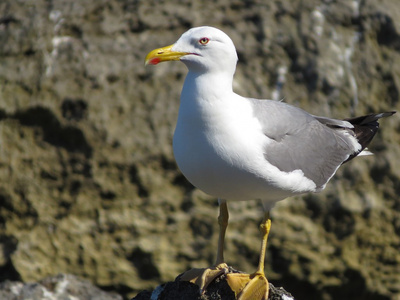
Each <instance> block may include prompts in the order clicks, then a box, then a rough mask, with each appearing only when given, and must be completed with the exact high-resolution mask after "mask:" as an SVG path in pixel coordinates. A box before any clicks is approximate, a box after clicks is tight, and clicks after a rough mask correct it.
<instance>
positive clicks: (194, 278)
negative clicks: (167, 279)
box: [181, 200, 229, 293]
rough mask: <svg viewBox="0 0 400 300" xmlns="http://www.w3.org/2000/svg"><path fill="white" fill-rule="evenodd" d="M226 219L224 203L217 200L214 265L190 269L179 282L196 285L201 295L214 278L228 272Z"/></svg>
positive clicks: (227, 217) (227, 215)
mask: <svg viewBox="0 0 400 300" xmlns="http://www.w3.org/2000/svg"><path fill="white" fill-rule="evenodd" d="M228 219H229V213H228V206H227V205H226V201H225V200H219V216H218V224H219V238H218V250H217V258H216V261H215V265H214V266H213V267H211V268H200V269H191V270H189V271H187V272H185V273H184V274H183V275H182V277H181V280H183V281H190V282H192V283H194V284H197V285H198V286H199V287H200V292H201V293H204V291H205V289H206V288H207V286H208V285H209V284H210V283H211V282H212V281H213V280H214V279H215V278H217V277H218V276H220V275H221V274H223V273H226V272H227V271H228V266H227V264H226V263H224V241H225V232H226V228H227V227H228Z"/></svg>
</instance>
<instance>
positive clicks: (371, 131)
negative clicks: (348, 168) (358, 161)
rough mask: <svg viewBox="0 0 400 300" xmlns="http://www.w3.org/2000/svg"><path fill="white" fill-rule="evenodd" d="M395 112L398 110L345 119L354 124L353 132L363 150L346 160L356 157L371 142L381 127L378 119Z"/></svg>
mask: <svg viewBox="0 0 400 300" xmlns="http://www.w3.org/2000/svg"><path fill="white" fill-rule="evenodd" d="M395 113H396V111H390V112H383V113H378V114H369V115H365V116H361V117H355V118H349V119H345V121H347V122H350V123H351V124H352V125H353V126H354V128H353V132H354V134H355V137H356V139H357V141H358V142H359V143H360V145H361V150H360V151H358V152H357V153H354V154H353V155H351V156H350V157H349V158H348V159H347V160H346V162H347V161H349V160H351V159H353V158H354V157H356V156H357V155H358V154H360V153H361V151H363V150H364V149H365V148H366V147H367V146H368V145H369V143H370V142H371V141H372V139H373V138H374V136H375V134H376V132H377V131H378V128H379V123H378V120H379V119H381V118H386V117H390V116H392V115H394V114H395Z"/></svg>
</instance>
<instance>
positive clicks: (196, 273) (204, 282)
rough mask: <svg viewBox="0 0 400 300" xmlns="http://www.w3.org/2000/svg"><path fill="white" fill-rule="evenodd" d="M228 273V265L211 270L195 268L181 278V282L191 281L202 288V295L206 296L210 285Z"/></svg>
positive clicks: (223, 264)
mask: <svg viewBox="0 0 400 300" xmlns="http://www.w3.org/2000/svg"><path fill="white" fill-rule="evenodd" d="M227 272H228V265H227V264H225V263H221V264H219V265H216V266H214V267H211V268H194V269H190V270H189V271H186V272H185V273H183V275H182V276H181V278H180V280H181V281H189V282H191V283H194V284H196V285H197V286H198V287H199V288H200V294H204V292H205V290H206V289H207V287H208V285H209V284H210V283H211V282H212V281H213V280H214V279H215V278H217V277H218V276H220V275H222V274H225V273H227Z"/></svg>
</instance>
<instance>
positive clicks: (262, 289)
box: [226, 273, 269, 300]
mask: <svg viewBox="0 0 400 300" xmlns="http://www.w3.org/2000/svg"><path fill="white" fill-rule="evenodd" d="M226 281H227V282H228V284H229V287H230V288H231V290H232V291H233V292H234V293H235V295H236V297H237V300H250V299H252V300H267V299H268V292H269V283H268V280H267V278H266V277H265V275H264V274H262V273H254V274H242V273H229V274H227V275H226Z"/></svg>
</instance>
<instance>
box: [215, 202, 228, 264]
mask: <svg viewBox="0 0 400 300" xmlns="http://www.w3.org/2000/svg"><path fill="white" fill-rule="evenodd" d="M228 220H229V213H228V206H227V205H226V201H225V200H219V216H218V225H219V238H218V251H217V259H216V261H215V265H216V266H218V265H220V264H222V263H224V243H225V232H226V228H227V227H228Z"/></svg>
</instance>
